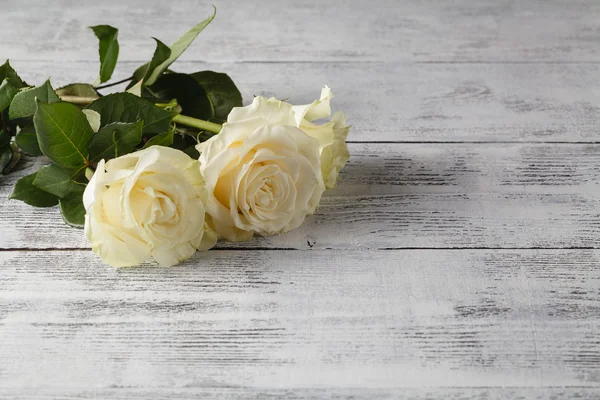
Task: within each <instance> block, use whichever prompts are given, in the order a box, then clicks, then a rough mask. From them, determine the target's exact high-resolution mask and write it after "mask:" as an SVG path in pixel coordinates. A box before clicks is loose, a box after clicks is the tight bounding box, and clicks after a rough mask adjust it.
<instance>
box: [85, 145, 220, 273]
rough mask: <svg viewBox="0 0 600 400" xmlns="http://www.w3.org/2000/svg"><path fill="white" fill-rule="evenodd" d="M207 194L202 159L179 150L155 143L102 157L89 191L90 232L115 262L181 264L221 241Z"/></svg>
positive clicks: (87, 226)
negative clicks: (208, 222) (210, 225)
mask: <svg viewBox="0 0 600 400" xmlns="http://www.w3.org/2000/svg"><path fill="white" fill-rule="evenodd" d="M206 200H207V192H206V189H205V188H204V180H203V178H202V175H201V173H200V166H199V163H198V161H196V160H194V159H192V158H190V157H189V156H188V155H187V154H185V153H183V152H181V151H179V150H175V149H171V148H168V147H161V146H152V147H150V148H148V149H145V150H140V151H137V152H135V153H131V154H127V155H124V156H121V157H119V158H116V159H113V160H110V161H108V162H106V163H105V162H104V160H102V161H100V162H99V163H98V167H97V169H96V172H95V173H94V176H93V178H92V179H91V181H90V183H89V185H88V186H87V188H86V190H85V192H84V195H83V203H84V206H85V209H86V216H85V236H86V238H87V239H88V240H89V241H90V243H91V245H92V250H93V251H94V252H95V253H96V254H98V255H99V256H100V257H102V260H103V261H104V262H105V263H107V264H109V265H112V266H114V267H126V266H134V265H137V264H139V263H141V262H143V261H145V260H147V259H148V258H150V257H152V258H154V259H155V260H156V261H157V262H158V263H159V264H160V265H161V266H171V265H175V264H177V263H179V262H180V261H183V260H185V259H187V258H188V257H190V256H191V255H192V254H194V252H195V251H196V250H197V249H198V250H206V249H208V248H210V247H212V246H213V245H214V244H215V242H216V235H215V234H214V233H213V232H211V231H210V230H209V229H207V228H206V227H205V209H206Z"/></svg>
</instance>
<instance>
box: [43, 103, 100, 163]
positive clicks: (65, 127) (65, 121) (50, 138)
mask: <svg viewBox="0 0 600 400" xmlns="http://www.w3.org/2000/svg"><path fill="white" fill-rule="evenodd" d="M37 104H38V106H37V111H36V112H35V116H34V117H33V124H34V126H35V132H36V134H37V139H38V143H39V146H40V150H41V151H42V153H44V154H45V155H46V156H47V157H48V158H50V159H51V160H52V161H54V162H55V163H56V164H58V165H60V166H61V167H64V168H67V169H79V168H81V167H83V166H84V165H86V164H88V154H89V153H88V145H89V143H90V140H91V139H92V136H94V131H93V130H92V128H91V127H90V124H89V123H88V121H87V118H86V117H85V114H83V112H81V110H80V109H78V108H77V107H76V106H74V105H73V104H70V103H63V102H59V103H54V104H46V103H42V102H40V101H38V103H37Z"/></svg>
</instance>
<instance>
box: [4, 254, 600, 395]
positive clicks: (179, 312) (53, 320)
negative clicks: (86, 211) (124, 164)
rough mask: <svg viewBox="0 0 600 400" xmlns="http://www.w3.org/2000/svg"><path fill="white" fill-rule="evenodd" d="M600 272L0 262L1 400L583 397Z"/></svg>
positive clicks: (203, 259)
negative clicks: (35, 396) (33, 397)
mask: <svg viewBox="0 0 600 400" xmlns="http://www.w3.org/2000/svg"><path fill="white" fill-rule="evenodd" d="M599 262H600V253H599V252H598V251H582V250H578V251H572V250H516V251H514V250H513V251H511V250H478V251H464V250H462V251H448V250H442V251H410V250H408V251H367V252H365V251H277V250H276V251H244V250H238V251H213V252H209V253H205V254H198V255H196V256H195V257H194V258H193V259H192V260H191V261H190V262H188V263H185V264H184V265H182V266H180V267H174V268H171V269H157V268H134V269H124V270H114V269H112V268H110V267H105V266H102V265H101V264H100V262H99V261H98V259H97V258H95V257H94V256H93V254H92V253H91V252H89V251H79V252H62V251H46V252H0V278H1V280H2V282H3V284H2V285H1V286H0V388H1V390H2V391H1V392H0V393H2V395H3V396H4V397H5V398H8V397H10V395H11V394H12V395H17V394H18V393H20V392H21V388H29V390H33V389H35V390H36V392H34V393H37V392H39V393H44V392H48V393H53V394H65V395H66V394H71V397H67V396H65V397H66V398H81V397H90V396H91V395H92V394H94V393H95V391H98V393H100V394H101V396H100V397H104V396H102V394H103V393H104V394H114V395H115V397H119V396H121V397H119V398H123V396H124V395H125V394H127V395H130V394H131V395H133V396H134V397H133V398H141V397H142V396H143V395H144V393H152V392H153V391H154V389H157V390H158V391H159V393H160V392H163V393H164V394H163V397H166V396H167V395H171V394H174V398H185V397H190V396H191V395H193V394H194V393H196V392H198V393H203V394H204V395H209V394H210V393H218V391H219V388H223V389H224V390H225V391H224V392H223V393H224V394H222V397H226V394H227V393H230V394H236V393H245V397H246V398H248V397H251V396H250V395H254V397H256V398H262V396H261V395H260V393H265V394H269V393H271V397H275V396H276V394H278V393H279V394H285V393H286V392H285V391H284V390H287V391H288V392H289V393H290V397H293V396H292V394H293V393H294V392H295V388H298V389H299V393H298V395H297V398H309V397H327V396H329V395H331V396H334V397H335V396H337V397H343V396H344V394H345V395H350V394H353V393H356V394H357V397H358V398H369V397H370V395H373V397H374V398H386V396H387V398H389V397H390V396H392V395H400V394H402V393H406V394H410V393H416V394H417V395H418V396H416V397H420V398H435V397H439V396H436V394H440V393H449V394H450V395H449V397H450V398H469V397H470V396H471V395H475V394H478V395H480V396H481V398H500V397H502V395H503V394H504V395H506V398H510V397H517V395H526V397H527V398H530V396H528V395H531V397H535V396H538V397H540V398H541V397H544V395H545V394H546V395H548V394H552V393H554V394H556V395H560V394H561V393H562V394H565V393H566V394H571V395H574V394H575V393H581V394H582V396H584V398H586V397H587V398H592V394H597V393H598V388H599V387H600V351H599V350H600V349H599V347H598V342H599V341H600V329H599V328H600V319H599V317H600V308H599V307H598V302H597V297H598V294H599V293H598V287H599V284H600V269H598V268H597V265H598V263H599ZM525 387H528V388H530V389H525ZM546 387H548V391H547V392H546V391H545V389H544V388H546ZM246 388H248V389H249V390H248V391H247V390H246ZM436 388H441V389H440V391H439V392H438V389H436ZM405 389H406V390H407V391H406V392H403V390H405ZM588 390H590V391H589V392H588ZM135 392H138V394H137V395H136V394H135ZM25 393H27V392H25ZM30 393H31V392H30ZM86 393H87V394H86ZM123 393H125V394H123ZM452 393H454V395H452ZM511 393H512V396H510V394H511ZM586 393H587V394H586ZM17 397H18V396H17ZM24 397H26V396H24ZM59 397H61V396H59ZM234 397H235V396H234ZM407 397H408V396H407ZM61 398H62V397H61Z"/></svg>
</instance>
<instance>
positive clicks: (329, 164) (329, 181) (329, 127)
mask: <svg viewBox="0 0 600 400" xmlns="http://www.w3.org/2000/svg"><path fill="white" fill-rule="evenodd" d="M332 98H333V93H331V89H329V88H328V87H327V86H325V87H324V88H323V89H322V90H321V98H320V99H319V100H315V101H314V102H312V103H311V104H307V105H303V106H292V110H293V112H294V123H293V124H294V126H296V127H298V128H300V129H302V131H304V133H306V134H307V135H309V136H310V137H313V138H315V139H317V140H318V141H319V152H320V155H321V173H322V175H323V181H324V183H325V186H326V187H327V188H328V189H330V188H333V187H335V185H336V183H337V179H338V175H339V173H340V171H341V169H342V168H344V166H345V165H346V162H347V161H348V159H349V158H350V153H349V152H348V146H347V145H346V138H347V137H348V131H349V130H350V126H348V125H346V117H345V116H344V113H342V112H336V113H335V114H334V115H333V117H332V118H331V120H330V121H327V122H324V123H323V124H316V123H314V121H316V120H319V119H324V118H328V117H330V116H331V106H330V101H331V99H332ZM264 102H267V103H269V104H273V105H274V104H280V103H282V102H280V101H279V100H277V99H274V98H271V99H268V100H264V99H262V100H261V103H258V102H257V101H256V100H255V101H254V102H253V103H252V104H251V105H249V106H246V107H238V108H234V109H233V110H232V111H231V113H230V114H229V116H228V117H227V122H236V121H241V120H244V119H248V118H254V117H255V116H257V115H258V114H261V117H263V118H266V119H267V120H269V122H272V123H275V121H273V120H272V119H271V115H276V114H270V115H265V114H264V113H262V112H261V110H260V108H261V107H264V106H261V104H263V103H264Z"/></svg>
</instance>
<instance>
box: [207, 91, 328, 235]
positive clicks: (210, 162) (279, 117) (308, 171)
mask: <svg viewBox="0 0 600 400" xmlns="http://www.w3.org/2000/svg"><path fill="white" fill-rule="evenodd" d="M197 148H198V150H199V151H200V153H201V155H200V164H201V171H202V175H203V176H204V179H205V181H206V189H207V190H208V193H209V195H208V208H207V213H208V215H209V217H208V218H207V220H208V221H209V225H210V226H211V227H212V228H213V229H214V230H215V231H216V232H217V234H218V235H219V236H220V237H223V238H225V239H228V240H231V241H241V240H248V239H250V238H251V237H252V235H253V234H254V233H255V232H256V233H258V234H260V235H263V236H266V235H273V234H277V233H283V232H287V231H289V230H291V229H294V228H297V227H298V226H300V225H301V224H302V222H303V221H304V219H305V217H306V216H307V215H309V214H312V213H314V211H315V209H316V208H317V205H318V204H319V200H320V199H321V195H322V194H323V191H324V190H325V185H324V184H323V177H322V174H321V162H320V154H319V152H320V150H319V141H318V140H317V139H315V138H312V137H310V136H308V135H307V134H306V133H304V132H303V131H302V130H301V129H299V128H298V127H296V120H295V114H294V111H293V110H292V106H291V105H289V104H287V103H284V102H281V101H277V100H275V99H270V100H267V99H264V98H262V97H256V98H254V101H253V103H252V104H251V105H250V106H248V107H240V108H234V109H233V111H232V112H231V114H230V116H229V118H228V122H227V123H225V124H223V129H222V130H221V132H220V133H219V134H218V135H216V136H213V137H212V138H210V139H209V140H207V141H206V142H204V143H202V144H200V145H198V147H197Z"/></svg>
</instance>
